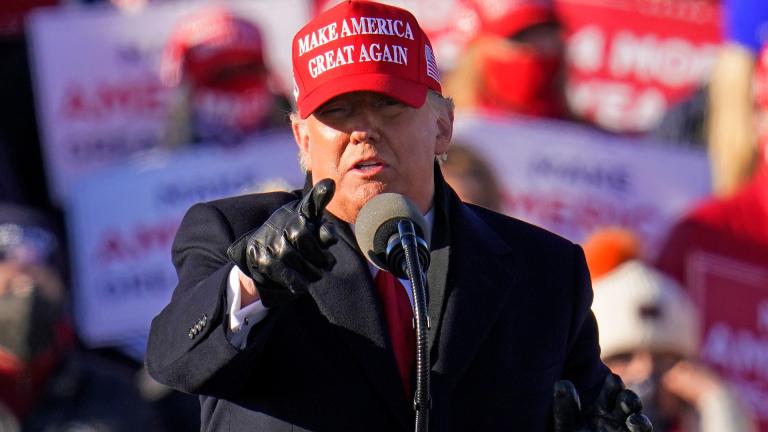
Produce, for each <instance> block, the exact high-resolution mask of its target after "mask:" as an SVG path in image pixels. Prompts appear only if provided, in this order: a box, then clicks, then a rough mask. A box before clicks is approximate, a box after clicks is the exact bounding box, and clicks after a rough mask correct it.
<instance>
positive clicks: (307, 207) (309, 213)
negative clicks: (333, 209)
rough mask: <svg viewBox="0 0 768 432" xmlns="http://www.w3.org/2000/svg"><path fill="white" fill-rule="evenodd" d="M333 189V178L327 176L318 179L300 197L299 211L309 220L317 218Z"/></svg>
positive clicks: (320, 214) (334, 187)
mask: <svg viewBox="0 0 768 432" xmlns="http://www.w3.org/2000/svg"><path fill="white" fill-rule="evenodd" d="M335 191H336V183H334V181H333V180H331V179H328V178H327V179H323V180H320V181H319V182H317V184H315V185H314V186H313V187H312V189H311V190H310V191H309V193H308V194H307V196H305V197H304V199H302V202H301V206H300V208H299V212H300V213H301V215H302V216H303V217H305V218H306V219H307V220H309V221H316V220H319V219H320V217H321V216H322V214H323V210H325V207H326V206H327V205H328V203H329V202H331V198H333V193H334V192H335Z"/></svg>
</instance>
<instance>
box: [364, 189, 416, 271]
mask: <svg viewBox="0 0 768 432" xmlns="http://www.w3.org/2000/svg"><path fill="white" fill-rule="evenodd" d="M404 221H410V222H411V225H412V226H413V228H414V229H413V231H414V233H413V234H414V236H415V241H416V246H417V255H418V260H419V264H420V267H421V271H422V272H424V271H426V270H427V268H428V267H429V235H430V232H429V229H427V221H426V220H425V219H424V216H422V215H421V213H420V212H419V211H418V210H417V209H416V206H415V205H414V204H413V203H412V202H411V201H410V200H409V199H408V198H406V197H405V196H403V195H401V194H397V193H383V194H379V195H377V196H375V197H373V198H371V199H370V200H369V201H368V202H367V203H366V204H365V205H364V206H363V208H362V209H360V212H359V213H358V216H357V220H356V221H355V238H356V240H357V244H358V246H360V250H361V251H362V252H363V254H364V255H365V257H366V258H367V259H368V261H370V262H371V263H372V264H373V265H375V266H376V267H378V268H380V269H382V270H387V271H389V272H390V273H392V274H394V275H395V276H397V277H398V278H399V279H407V278H408V271H407V264H406V257H405V251H404V248H403V244H402V240H403V237H404V235H405V233H402V234H401V232H400V230H399V228H398V227H399V226H400V223H401V222H404ZM404 228H405V229H406V230H407V224H406V225H405V226H404Z"/></svg>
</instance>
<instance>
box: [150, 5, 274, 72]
mask: <svg viewBox="0 0 768 432" xmlns="http://www.w3.org/2000/svg"><path fill="white" fill-rule="evenodd" d="M263 62H264V56H263V42H262V36H261V31H259V29H258V28H257V27H256V25H254V24H253V23H251V22H249V21H247V20H245V19H243V18H241V17H239V16H237V15H235V14H234V13H232V11H230V10H228V9H225V8H221V7H214V8H206V9H204V10H202V11H198V12H197V13H195V14H193V15H191V16H189V17H187V18H185V19H184V20H182V22H180V23H179V24H178V25H177V26H176V28H175V29H174V30H173V32H172V33H171V36H170V38H169V40H168V43H167V44H166V47H165V51H164V52H163V58H162V60H161V71H160V72H161V78H162V80H163V82H164V83H165V84H167V85H170V86H173V85H177V84H178V83H179V82H181V79H182V77H189V78H191V79H192V80H194V81H197V82H205V81H206V79H207V78H208V77H209V76H210V74H211V73H212V72H214V71H217V70H221V69H222V68H223V67H227V66H237V65H240V64H248V63H258V64H262V63H263Z"/></svg>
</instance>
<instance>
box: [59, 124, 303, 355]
mask: <svg viewBox="0 0 768 432" xmlns="http://www.w3.org/2000/svg"><path fill="white" fill-rule="evenodd" d="M296 153H297V151H296V144H295V143H294V142H293V137H292V136H291V135H290V134H289V133H288V132H286V133H281V134H276V135H270V136H264V137H260V138H258V139H257V140H256V141H255V142H253V143H251V144H246V145H243V146H241V147H239V148H237V149H234V150H226V151H225V150H217V149H200V150H189V151H185V152H179V153H176V154H172V155H167V156H164V157H163V156H156V157H154V158H151V159H147V160H144V161H141V162H138V161H137V162H135V163H131V164H127V165H123V166H120V167H113V168H108V169H105V170H101V171H99V172H97V173H93V174H90V175H88V176H86V177H84V178H82V179H81V180H80V181H78V182H77V183H76V184H75V185H73V189H72V197H71V200H70V205H69V206H68V208H67V215H68V227H69V230H70V238H71V244H72V258H73V266H74V272H73V273H74V285H73V286H74V290H73V291H74V303H75V317H76V319H77V328H78V331H79V334H80V335H81V337H82V338H83V339H84V341H85V342H86V343H87V344H89V345H91V346H100V345H111V344H114V343H120V342H122V341H124V340H126V339H129V338H136V337H141V336H144V335H146V334H147V332H148V331H149V324H150V322H151V320H152V318H153V317H154V316H155V315H156V314H157V313H158V312H159V311H160V310H161V309H162V308H163V307H164V306H165V305H166V304H167V303H168V301H169V300H170V296H171V292H172V291H173V288H174V286H175V285H176V282H177V279H176V273H175V271H174V268H173V265H172V263H171V253H170V251H171V243H172V241H173V237H174V235H175V233H176V230H177V228H178V225H179V223H180V222H181V218H182V216H183V215H184V213H185V212H186V210H187V209H188V208H189V207H191V206H192V205H193V204H195V203H197V202H200V201H209V200H212V199H216V198H221V197H225V196H232V195H238V194H242V193H245V192H246V191H255V190H259V189H262V188H263V187H264V186H265V185H266V184H267V183H272V182H273V181H274V180H281V181H283V182H285V183H286V184H287V185H289V186H290V187H292V188H297V187H300V186H301V185H302V184H303V176H302V174H301V170H300V169H299V166H298V162H297V157H296Z"/></svg>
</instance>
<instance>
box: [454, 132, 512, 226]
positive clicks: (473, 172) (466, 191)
mask: <svg viewBox="0 0 768 432" xmlns="http://www.w3.org/2000/svg"><path fill="white" fill-rule="evenodd" d="M440 168H441V169H442V171H443V176H444V177H445V181H447V182H448V184H450V185H451V187H452V188H453V190H454V191H456V194H457V195H458V196H459V198H460V199H461V200H462V201H464V202H467V203H470V204H475V205H479V206H481V207H485V208H487V209H489V210H493V211H497V212H501V200H502V195H501V189H500V188H499V182H498V180H497V179H496V174H495V173H494V171H493V167H491V165H490V164H489V163H488V161H486V160H485V159H484V158H483V157H482V156H481V155H479V154H478V153H477V152H476V151H474V150H473V149H472V148H471V147H469V146H466V145H462V144H458V143H456V142H454V143H453V144H451V147H450V148H449V149H448V154H447V156H446V158H445V160H443V161H442V162H441V163H440Z"/></svg>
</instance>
